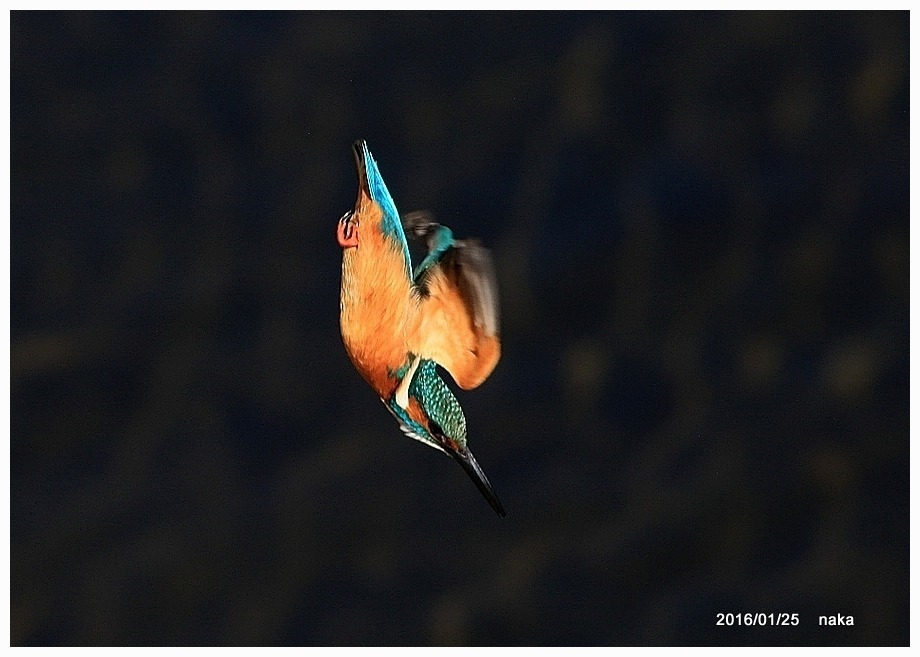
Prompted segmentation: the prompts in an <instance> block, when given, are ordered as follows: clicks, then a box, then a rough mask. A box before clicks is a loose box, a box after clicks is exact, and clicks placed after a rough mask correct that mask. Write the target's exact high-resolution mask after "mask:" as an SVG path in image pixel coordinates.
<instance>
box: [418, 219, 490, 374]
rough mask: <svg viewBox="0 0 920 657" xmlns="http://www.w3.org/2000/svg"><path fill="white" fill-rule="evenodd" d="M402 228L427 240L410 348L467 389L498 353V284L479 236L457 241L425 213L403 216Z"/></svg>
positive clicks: (488, 367) (487, 371)
mask: <svg viewBox="0 0 920 657" xmlns="http://www.w3.org/2000/svg"><path fill="white" fill-rule="evenodd" d="M403 223H404V225H405V227H406V232H407V233H408V234H409V235H410V236H412V237H416V238H421V237H424V238H426V239H427V241H428V247H429V253H428V255H427V256H426V257H425V259H424V260H423V261H422V262H421V264H419V266H418V268H417V269H416V272H415V285H416V291H417V292H418V306H417V313H416V314H415V317H414V319H413V321H412V323H411V324H410V326H411V329H410V331H409V332H408V335H409V349H410V350H411V351H412V352H413V353H415V354H418V355H419V356H421V357H422V358H427V359H430V360H433V361H435V362H436V363H438V364H439V365H441V366H442V367H443V368H444V369H446V370H447V371H448V372H450V375H451V376H452V377H453V379H454V381H456V382H457V385H458V386H460V387H461V388H463V389H464V390H469V389H471V388H475V387H477V386H478V385H480V384H481V383H482V382H483V381H485V380H486V378H487V377H488V376H489V375H490V374H491V373H492V370H494V369H495V365H496V364H497V363H498V359H499V357H500V355H501V342H500V340H499V311H498V286H497V284H496V279H495V268H494V266H493V264H492V256H491V254H490V253H489V251H488V249H486V248H485V247H483V246H482V245H480V244H479V242H478V241H477V240H455V239H453V235H452V234H451V232H450V230H449V229H448V228H446V227H444V226H441V225H440V224H437V223H434V222H433V221H431V219H430V216H429V215H427V214H426V213H411V214H408V215H406V216H405V217H404V218H403Z"/></svg>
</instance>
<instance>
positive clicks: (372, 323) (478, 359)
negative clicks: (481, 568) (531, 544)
mask: <svg viewBox="0 0 920 657" xmlns="http://www.w3.org/2000/svg"><path fill="white" fill-rule="evenodd" d="M353 150H354V157H355V166H356V168H357V172H358V197H357V200H356V201H355V207H354V209H352V210H350V211H348V212H346V213H345V214H344V215H343V216H342V218H341V219H339V223H338V229H337V236H338V242H339V246H341V247H342V288H341V296H340V301H339V322H340V325H341V329H342V341H343V342H344V344H345V351H346V352H347V353H348V356H349V358H350V359H351V361H352V363H354V366H355V368H356V369H357V370H358V372H359V373H360V374H361V376H362V377H363V378H364V379H365V381H367V383H368V384H370V386H371V388H373V389H374V392H376V393H377V395H378V396H379V397H380V400H381V401H382V402H383V404H384V405H385V406H386V407H387V409H388V410H389V411H390V413H392V414H393V416H394V417H395V418H396V420H397V422H398V423H399V426H400V428H401V429H402V431H403V432H404V433H405V434H406V435H408V436H409V437H411V438H414V439H415V440H418V441H420V442H422V443H425V444H426V445H429V446H431V447H434V448H435V449H437V450H440V451H442V452H444V453H445V454H448V455H450V456H451V457H453V458H454V460H455V461H457V463H459V464H460V465H461V466H462V467H463V469H464V471H466V473H467V474H468V475H469V476H470V478H471V479H472V480H473V482H474V483H475V484H476V487H477V488H478V489H479V491H480V492H481V493H482V494H483V496H484V497H485V498H486V500H488V502H489V504H491V505H492V508H493V509H494V510H495V512H496V513H497V514H498V515H500V516H504V515H505V509H504V507H503V506H502V504H501V502H499V500H498V497H497V496H496V495H495V491H494V490H493V489H492V484H490V483H489V479H488V477H486V475H485V473H484V472H483V471H482V468H481V467H479V463H477V462H476V459H475V458H474V457H473V453H472V452H471V451H470V448H469V446H468V445H467V439H466V418H465V417H464V415H463V410H462V409H461V408H460V404H459V402H458V401H457V399H456V397H454V395H453V393H452V392H451V390H450V388H448V386H447V384H446V383H445V382H444V380H443V379H442V378H441V375H440V372H439V370H438V366H440V367H441V368H443V369H444V370H445V371H447V372H448V373H449V374H450V376H451V378H453V380H454V381H455V382H456V384H457V385H458V386H459V387H460V388H462V389H463V390H471V389H473V388H476V387H477V386H479V385H480V384H481V383H482V382H483V381H485V380H486V378H487V377H488V376H489V375H490V374H491V373H492V371H493V370H494V369H495V366H496V364H497V363H498V359H499V356H500V354H501V343H500V341H499V328H498V323H499V322H498V287H497V285H496V281H495V270H494V267H493V265H492V258H491V255H490V253H489V251H488V250H487V249H486V248H485V247H483V246H482V245H481V244H480V243H479V241H478V240H475V239H465V240H460V239H455V238H454V236H453V233H452V232H451V230H450V229H449V228H448V227H446V226H443V225H441V224H439V223H437V222H436V221H434V219H433V218H432V216H431V215H430V214H429V213H427V212H412V213H408V214H406V215H405V216H403V217H402V218H400V215H399V212H397V210H396V205H395V204H394V203H393V199H392V197H391V196H390V193H389V192H388V191H387V186H386V185H385V184H384V182H383V178H382V177H381V176H380V170H379V169H378V168H377V162H376V161H375V160H374V158H373V156H372V155H371V152H370V151H369V150H368V148H367V144H366V143H365V142H364V141H363V140H358V141H356V142H355V143H354V146H353ZM406 233H408V234H409V236H410V237H411V238H412V239H414V240H419V241H422V242H423V243H424V244H425V245H426V247H427V254H426V255H425V257H424V258H423V259H422V260H421V262H420V263H419V264H418V265H417V266H416V267H415V268H414V269H413V267H412V260H411V258H410V256H409V246H408V243H407V242H406Z"/></svg>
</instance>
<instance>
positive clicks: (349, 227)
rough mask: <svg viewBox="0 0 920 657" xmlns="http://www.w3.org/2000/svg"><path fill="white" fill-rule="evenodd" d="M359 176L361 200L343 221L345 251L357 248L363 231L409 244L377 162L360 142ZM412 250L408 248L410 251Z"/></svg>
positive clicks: (355, 149) (356, 148)
mask: <svg viewBox="0 0 920 657" xmlns="http://www.w3.org/2000/svg"><path fill="white" fill-rule="evenodd" d="M352 150H353V152H354V156H355V168H356V170H357V173H358V196H357V199H356V200H355V207H354V209H353V210H349V211H348V212H346V213H345V214H344V215H342V218H341V219H339V226H338V240H339V246H341V247H342V248H343V249H347V248H352V247H357V246H358V244H359V241H360V238H359V234H360V232H362V231H368V230H375V231H378V232H381V233H383V234H384V235H387V236H389V237H391V238H393V239H395V240H396V241H397V242H401V243H402V244H405V236H404V234H403V230H402V226H401V224H400V220H399V212H397V210H396V204H395V203H393V199H392V197H391V196H390V192H389V191H387V186H386V184H385V183H384V182H383V178H382V177H381V176H380V169H378V168H377V162H376V161H375V160H374V157H373V156H372V155H371V152H370V150H368V148H367V143H366V142H365V141H364V140H363V139H359V140H358V141H356V142H355V143H354V145H353V146H352ZM407 249H408V247H407Z"/></svg>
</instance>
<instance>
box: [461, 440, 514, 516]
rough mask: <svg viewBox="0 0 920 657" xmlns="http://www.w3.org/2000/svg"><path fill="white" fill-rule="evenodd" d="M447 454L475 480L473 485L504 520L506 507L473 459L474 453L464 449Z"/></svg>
mask: <svg viewBox="0 0 920 657" xmlns="http://www.w3.org/2000/svg"><path fill="white" fill-rule="evenodd" d="M447 453H448V454H450V455H451V456H453V457H454V460H455V461H456V462H457V463H459V464H460V465H461V466H462V467H463V469H464V470H465V471H466V474H468V475H469V476H470V479H472V480H473V483H474V484H476V488H478V489H479V492H480V493H482V496H483V497H485V498H486V500H488V502H489V504H491V505H492V508H493V509H495V513H497V514H498V515H500V516H501V517H502V518H504V517H505V515H506V514H505V507H503V506H502V503H501V502H499V501H498V496H497V495H496V494H495V491H494V490H493V489H492V484H490V483H489V478H488V477H486V473H485V472H483V471H482V468H480V467H479V464H478V463H477V462H476V459H475V458H474V457H473V453H472V452H471V451H469V450H468V449H465V448H464V449H462V451H455V450H453V449H448V450H447Z"/></svg>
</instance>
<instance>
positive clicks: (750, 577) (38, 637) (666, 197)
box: [10, 12, 909, 645]
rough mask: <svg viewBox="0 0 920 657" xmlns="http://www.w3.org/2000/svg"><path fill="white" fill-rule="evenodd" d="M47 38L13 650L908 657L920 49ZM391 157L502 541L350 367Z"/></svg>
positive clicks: (575, 20) (606, 26) (773, 34)
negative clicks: (460, 258) (491, 264)
mask: <svg viewBox="0 0 920 657" xmlns="http://www.w3.org/2000/svg"><path fill="white" fill-rule="evenodd" d="M11 30H12V42H11V75H12V79H11V84H10V92H11V93H10V109H11V134H12V156H11V166H12V182H11V217H12V222H11V224H12V225H11V252H12V256H11V257H12V262H11V292H12V297H11V329H12V339H11V345H10V346H11V362H10V367H11V445H10V457H11V477H12V481H11V546H10V547H11V558H10V567H11V576H12V581H11V590H10V597H11V600H10V601H11V619H10V622H11V628H10V629H11V641H12V643H13V644H14V645H22V644H193V645H194V644H244V645H245V644H359V645H361V644H407V645H416V644H474V645H477V644H499V645H505V644H508V645H511V644H551V645H569V644H571V645H585V644H601V645H605V644H614V645H618V644H654V645H679V644H748V643H754V644H832V645H833V644H899V645H906V644H907V643H908V641H909V634H908V381H909V374H908V260H909V251H908V198H909V192H908V190H909V187H908V185H909V182H908V155H909V152H908V37H909V31H908V14H907V12H901V13H823V14H812V13H496V14H481V13H462V14H459V13H426V14H420V13H398V14H397V13H391V14H363V13H173V12H167V13H66V14H61V13H37V12H36V13H23V12H13V13H12V19H11ZM359 137H360V138H365V139H367V140H368V142H369V144H370V147H371V149H372V150H373V152H374V155H375V156H376V158H377V160H378V162H379V165H380V169H381V171H382V173H383V176H384V179H385V180H386V181H387V183H388V186H389V189H390V191H391V193H392V194H393V197H394V198H395V200H396V204H397V207H398V208H399V209H400V210H401V211H403V212H408V211H410V210H413V209H419V208H426V209H430V210H432V211H433V212H435V213H436V214H437V215H438V217H439V218H440V219H441V220H442V221H444V222H445V223H447V224H449V225H450V226H451V227H452V228H453V229H454V230H455V232H456V233H457V235H458V236H460V237H467V236H478V237H480V238H482V239H483V241H484V242H485V243H486V244H487V245H488V246H490V247H491V248H492V249H493V253H494V256H495V259H496V265H497V272H498V277H499V286H500V290H501V302H502V312H503V315H502V337H503V348H504V351H503V356H502V360H501V362H500V363H499V366H498V368H497V369H496V371H495V373H494V374H493V376H492V377H491V378H490V379H489V380H488V381H487V382H486V383H485V384H484V385H483V386H482V387H481V388H480V389H478V390H475V391H471V392H461V393H459V394H458V396H459V398H460V401H461V403H462V404H463V405H464V408H465V410H466V414H467V419H468V423H469V431H470V444H471V446H472V448H473V451H474V452H475V453H476V455H477V457H478V459H479V461H480V463H481V464H482V466H483V468H484V469H485V471H486V472H487V473H488V474H489V477H490V478H491V480H492V482H493V484H494V485H495V488H496V490H497V491H498V493H499V496H500V497H501V498H502V500H503V502H504V503H505V506H506V507H507V508H508V512H509V515H508V518H506V519H504V520H502V519H499V518H498V517H496V516H495V514H494V513H493V512H492V510H491V509H490V508H489V506H488V505H487V504H486V502H485V501H484V500H483V499H482V498H481V497H480V495H479V493H478V492H477V491H476V489H475V487H474V486H473V485H472V483H471V482H470V481H468V480H467V479H466V476H465V475H464V473H463V472H462V471H461V470H460V468H458V467H457V466H456V464H454V463H452V462H451V461H450V460H449V459H446V458H444V456H443V455H440V454H438V453H437V452H435V451H434V450H431V449H428V448H425V447H423V446H422V445H420V444H418V443H416V442H413V441H410V440H408V439H406V438H404V437H403V436H402V434H401V433H400V431H399V430H398V428H397V426H396V424H395V423H394V422H393V420H392V418H391V417H390V416H389V415H388V414H387V413H386V411H385V410H384V409H383V408H382V407H381V404H380V402H379V401H378V400H377V399H375V397H374V394H373V393H372V392H371V390H370V389H369V388H368V387H367V386H366V385H365V383H364V382H363V381H362V380H361V379H360V377H359V376H358V375H357V373H356V372H355V370H354V369H353V367H352V365H351V363H350V362H349V361H348V358H347V357H346V355H345V351H344V349H343V347H342V345H341V340H340V337H339V329H338V286H339V266H340V258H341V254H340V249H339V247H338V246H337V244H336V241H335V236H334V235H335V226H336V221H337V220H338V218H339V216H340V215H341V214H342V213H343V212H344V211H346V210H347V209H349V208H350V207H351V206H352V204H353V203H354V194H355V175H354V171H353V163H352V158H351V153H350V144H351V142H352V141H353V140H355V139H356V138H359ZM720 612H730V613H737V612H741V613H745V612H766V613H770V612H773V613H778V612H788V613H793V612H794V613H798V614H799V617H800V623H799V625H798V626H797V627H764V628H757V629H753V628H738V627H717V626H716V614H717V613H720ZM837 613H841V614H845V615H852V616H853V617H854V619H855V626H854V627H853V628H827V627H825V628H819V627H818V625H817V618H818V615H819V614H831V615H832V614H837Z"/></svg>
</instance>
